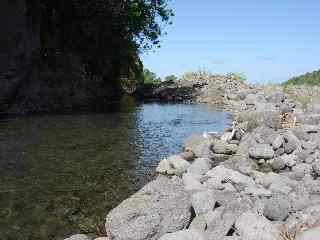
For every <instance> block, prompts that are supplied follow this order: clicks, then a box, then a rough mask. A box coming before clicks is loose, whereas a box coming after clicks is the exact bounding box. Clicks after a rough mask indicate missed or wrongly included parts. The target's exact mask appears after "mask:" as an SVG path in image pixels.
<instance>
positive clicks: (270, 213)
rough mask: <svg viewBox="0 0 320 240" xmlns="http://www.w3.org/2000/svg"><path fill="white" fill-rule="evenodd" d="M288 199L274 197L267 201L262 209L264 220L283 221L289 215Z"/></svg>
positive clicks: (279, 196) (278, 196)
mask: <svg viewBox="0 0 320 240" xmlns="http://www.w3.org/2000/svg"><path fill="white" fill-rule="evenodd" d="M289 208H290V204H289V198H288V197H287V196H285V195H280V194H279V195H274V196H272V198H270V199H267V200H266V202H265V206H264V209H263V214H264V216H265V217H266V218H268V219H269V220H272V221H284V220H285V219H286V218H287V217H288V215H289Z"/></svg>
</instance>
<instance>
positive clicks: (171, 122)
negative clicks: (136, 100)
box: [0, 104, 231, 240]
mask: <svg viewBox="0 0 320 240" xmlns="http://www.w3.org/2000/svg"><path fill="white" fill-rule="evenodd" d="M230 121H231V119H230V115H229V114H227V113H223V112H216V111H215V110H214V109H212V108H210V107H208V106H203V105H159V104H144V105H140V106H137V107H134V109H133V110H131V111H129V112H128V111H126V112H116V113H109V114H73V115H36V116H32V117H27V118H16V119H6V120H2V121H0V239H1V240H9V239H10V240H12V239H14V240H15V239H18V240H24V239H61V238H62V237H65V236H68V235H70V234H71V233H78V232H88V233H90V232H93V233H96V234H103V232H104V227H103V221H104V217H105V216H106V214H107V212H108V211H109V210H110V209H111V208H113V207H115V206H116V205H117V204H119V203H120V202H121V201H122V200H123V199H125V198H127V197H128V196H129V195H131V194H132V193H134V192H135V191H137V190H138V189H139V188H141V186H142V185H143V184H145V183H146V181H147V180H148V176H150V175H152V173H153V172H154V169H155V167H156V166H157V163H158V162H159V160H161V159H163V158H164V157H166V156H168V155H170V154H174V153H178V152H180V151H181V148H182V145H183V141H184V140H185V138H186V137H188V136H190V135H192V134H195V133H202V132H204V131H222V130H223V129H224V128H225V127H227V126H228V125H229V123H230Z"/></svg>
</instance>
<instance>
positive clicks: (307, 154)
mask: <svg viewBox="0 0 320 240" xmlns="http://www.w3.org/2000/svg"><path fill="white" fill-rule="evenodd" d="M239 86H240V85H239ZM223 94H224V95H223V102H224V103H225V104H224V106H225V107H226V109H234V110H235V111H234V112H235V118H234V123H233V126H232V127H230V128H229V129H226V131H225V132H224V133H223V134H221V135H217V134H213V135H210V134H206V135H205V136H191V137H190V138H189V139H187V140H186V142H185V146H184V151H183V152H182V153H180V154H177V155H174V156H171V157H169V158H167V159H164V160H162V161H161V162H160V164H159V166H158V168H157V172H158V173H159V175H158V177H157V178H156V179H155V180H154V181H152V182H150V183H149V184H147V185H146V186H145V187H144V188H143V189H141V190H140V191H139V192H137V193H136V194H134V195H133V196H131V197H130V198H129V199H127V200H125V201H123V202H122V203H121V204H120V205H119V206H118V207H116V208H115V209H113V210H112V211H111V212H109V214H108V215H107V217H106V224H105V228H106V237H104V238H99V240H102V239H104V240H147V239H151V240H156V239H160V240H188V239H190V240H211V239H212V240H316V239H320V227H319V226H320V125H319V124H320V112H316V111H315V110H314V109H317V105H316V104H315V103H314V101H311V102H310V103H309V104H313V107H312V108H309V107H307V108H305V106H304V104H301V102H299V101H297V98H295V97H294V95H292V94H287V93H284V92H283V91H280V90H279V89H273V90H270V89H267V88H252V87H250V86H247V87H245V86H244V85H243V86H241V87H239V88H235V89H233V90H230V92H227V91H225V92H224V93H223ZM208 95H209V93H208ZM201 96H202V97H203V96H205V95H204V94H202V95H201ZM198 97H199V96H198ZM88 239H91V238H90V237H89V236H85V235H74V236H72V237H70V238H68V240H88Z"/></svg>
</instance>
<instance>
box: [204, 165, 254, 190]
mask: <svg viewBox="0 0 320 240" xmlns="http://www.w3.org/2000/svg"><path fill="white" fill-rule="evenodd" d="M206 176H208V177H209V178H210V179H209V180H208V185H211V186H212V187H214V186H215V185H216V186H221V183H228V182H229V183H233V184H235V185H238V186H240V187H246V186H251V185H254V181H253V180H252V179H251V178H250V177H248V176H246V175H243V174H241V173H239V172H237V171H234V170H231V169H228V168H226V167H224V166H217V167H215V168H213V169H211V170H210V171H209V172H207V174H206Z"/></svg>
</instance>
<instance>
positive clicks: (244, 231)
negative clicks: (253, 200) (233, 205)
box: [235, 211, 280, 240]
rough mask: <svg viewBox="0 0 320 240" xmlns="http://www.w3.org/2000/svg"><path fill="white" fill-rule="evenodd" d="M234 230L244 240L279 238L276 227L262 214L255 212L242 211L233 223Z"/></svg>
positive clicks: (273, 239) (272, 239) (276, 239)
mask: <svg viewBox="0 0 320 240" xmlns="http://www.w3.org/2000/svg"><path fill="white" fill-rule="evenodd" d="M235 227H236V229H237V230H236V231H237V232H238V233H239V235H240V236H241V237H242V238H243V239H245V240H258V239H259V240H279V239H280V232H279V231H278V229H277V228H276V227H275V226H274V225H273V224H272V223H271V222H270V221H268V219H266V218H265V217H263V216H260V215H258V214H257V213H255V212H252V211H247V212H245V213H243V214H242V215H241V216H240V217H239V218H238V219H237V221H236V223H235Z"/></svg>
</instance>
